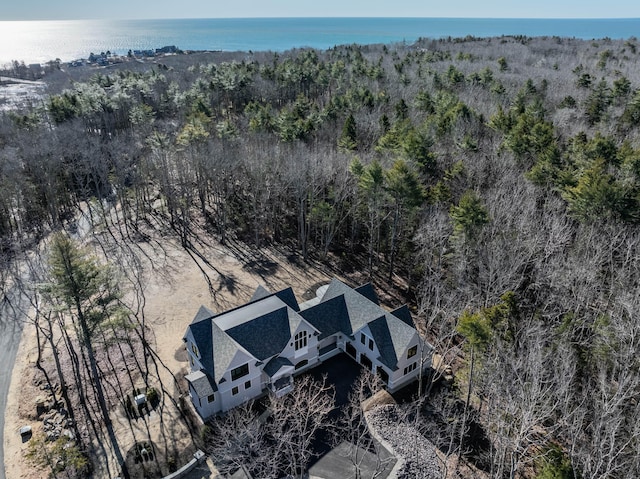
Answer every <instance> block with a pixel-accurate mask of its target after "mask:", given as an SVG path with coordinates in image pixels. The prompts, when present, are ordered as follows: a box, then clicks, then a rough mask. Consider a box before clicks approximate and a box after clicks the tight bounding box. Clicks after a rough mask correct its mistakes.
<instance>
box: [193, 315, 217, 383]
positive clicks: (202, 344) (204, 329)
mask: <svg viewBox="0 0 640 479" xmlns="http://www.w3.org/2000/svg"><path fill="white" fill-rule="evenodd" d="M200 311H202V307H201V308H200ZM200 311H198V314H200ZM197 317H198V316H197V315H196V318H197ZM189 329H190V330H191V334H192V335H193V340H194V341H195V343H196V345H197V346H198V351H199V353H200V363H202V367H203V368H204V369H205V371H208V372H209V373H210V374H213V335H212V332H211V318H208V319H200V320H199V321H198V322H195V319H194V322H193V323H191V324H190V325H189Z"/></svg>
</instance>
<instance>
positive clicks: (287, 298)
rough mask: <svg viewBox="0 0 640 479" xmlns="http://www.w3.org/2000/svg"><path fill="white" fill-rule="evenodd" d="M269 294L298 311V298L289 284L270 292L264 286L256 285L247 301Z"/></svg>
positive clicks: (266, 296) (265, 296) (251, 301)
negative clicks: (286, 286)
mask: <svg viewBox="0 0 640 479" xmlns="http://www.w3.org/2000/svg"><path fill="white" fill-rule="evenodd" d="M269 296H276V297H278V298H280V299H281V300H282V301H283V302H284V303H285V304H286V305H287V306H289V307H290V308H291V309H293V310H294V311H300V306H299V305H298V300H297V299H296V295H295V294H294V293H293V288H291V287H290V286H289V287H288V288H285V289H283V290H280V291H278V292H276V293H272V292H271V291H269V290H268V289H266V288H265V287H264V286H258V287H257V288H256V290H255V292H254V293H253V296H252V297H251V300H250V301H249V303H254V302H256V301H260V300H261V299H264V298H268V297H269ZM245 306H246V305H245ZM241 307H242V306H241Z"/></svg>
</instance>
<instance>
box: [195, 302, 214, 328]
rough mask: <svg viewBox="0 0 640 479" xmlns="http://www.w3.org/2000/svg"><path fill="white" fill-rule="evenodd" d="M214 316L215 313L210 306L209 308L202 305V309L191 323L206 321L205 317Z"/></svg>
mask: <svg viewBox="0 0 640 479" xmlns="http://www.w3.org/2000/svg"><path fill="white" fill-rule="evenodd" d="M214 316H215V313H214V312H213V311H211V310H210V309H209V308H207V307H206V306H200V309H199V310H198V312H197V313H196V316H195V318H193V321H191V324H193V323H199V322H200V321H204V320H205V319H211V318H212V317H214Z"/></svg>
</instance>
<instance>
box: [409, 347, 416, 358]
mask: <svg viewBox="0 0 640 479" xmlns="http://www.w3.org/2000/svg"><path fill="white" fill-rule="evenodd" d="M417 352H418V346H413V347H412V348H409V351H407V359H409V358H412V357H414V356H415V355H416V353H417Z"/></svg>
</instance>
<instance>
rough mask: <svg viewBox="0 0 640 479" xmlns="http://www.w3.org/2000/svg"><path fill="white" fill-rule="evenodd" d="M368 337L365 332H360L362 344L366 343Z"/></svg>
mask: <svg viewBox="0 0 640 479" xmlns="http://www.w3.org/2000/svg"><path fill="white" fill-rule="evenodd" d="M366 338H367V337H366V336H365V335H364V333H360V342H361V343H362V344H366V341H367V339H366Z"/></svg>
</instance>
